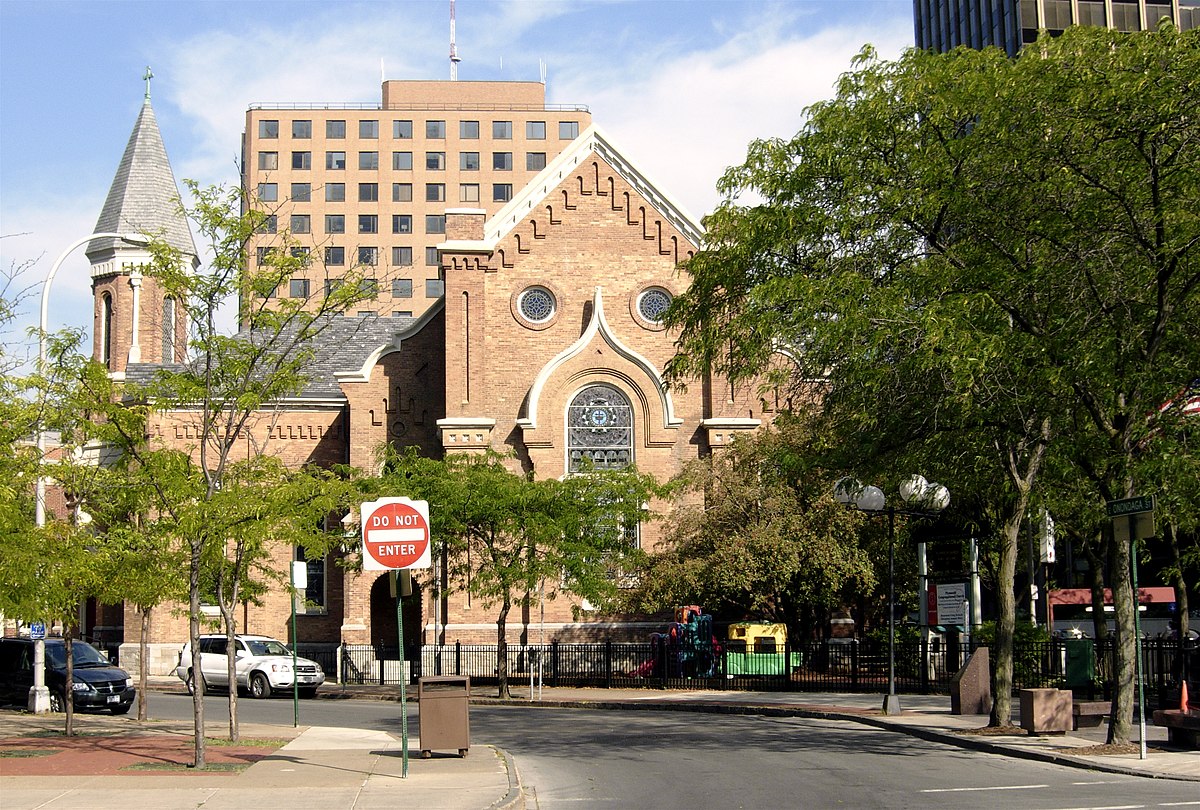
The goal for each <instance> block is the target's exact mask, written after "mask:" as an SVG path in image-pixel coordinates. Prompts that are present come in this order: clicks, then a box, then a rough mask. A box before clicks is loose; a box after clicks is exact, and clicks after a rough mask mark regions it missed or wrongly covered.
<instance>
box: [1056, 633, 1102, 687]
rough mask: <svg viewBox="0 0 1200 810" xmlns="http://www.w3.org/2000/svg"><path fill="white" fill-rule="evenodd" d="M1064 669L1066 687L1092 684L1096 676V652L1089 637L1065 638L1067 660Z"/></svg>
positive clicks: (1089, 685)
mask: <svg viewBox="0 0 1200 810" xmlns="http://www.w3.org/2000/svg"><path fill="white" fill-rule="evenodd" d="M1064 670H1065V672H1064V675H1065V676H1066V686H1067V688H1068V689H1082V688H1087V687H1091V686H1092V681H1093V680H1095V677H1096V654H1095V651H1094V644H1093V642H1092V640H1091V639H1090V638H1071V639H1067V661H1066V666H1065V667H1064Z"/></svg>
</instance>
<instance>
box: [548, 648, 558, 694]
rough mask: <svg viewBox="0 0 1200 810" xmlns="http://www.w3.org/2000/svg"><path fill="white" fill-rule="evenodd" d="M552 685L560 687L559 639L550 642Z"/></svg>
mask: <svg viewBox="0 0 1200 810" xmlns="http://www.w3.org/2000/svg"><path fill="white" fill-rule="evenodd" d="M550 685H551V686H558V639H555V640H554V641H551V642H550Z"/></svg>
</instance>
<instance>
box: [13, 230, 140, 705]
mask: <svg viewBox="0 0 1200 810" xmlns="http://www.w3.org/2000/svg"><path fill="white" fill-rule="evenodd" d="M96 239H120V240H121V241H122V242H126V243H128V244H131V245H142V246H145V245H148V244H150V237H148V236H143V235H142V234H136V233H115V232H107V231H106V232H103V233H93V234H88V235H87V236H85V237H83V238H82V239H77V240H76V241H74V242H72V243H71V245H70V247H68V248H67V249H66V250H64V251H63V252H62V255H60V256H59V257H58V258H57V259H56V260H55V261H54V264H53V265H52V266H51V268H50V272H49V273H47V274H46V280H45V281H44V282H43V283H42V308H41V320H40V321H38V364H37V371H38V374H39V375H42V376H43V377H44V376H45V373H46V332H47V330H48V329H49V326H48V322H49V320H50V284H51V283H52V282H53V281H54V277H55V276H56V275H58V268H60V267H62V264H63V262H64V261H66V259H67V256H69V255H71V253H73V252H74V251H75V250H76V249H77V248H79V247H81V246H83V245H86V244H88V243H90V242H93V241H95V240H96ZM45 454H46V434H45V432H44V431H43V430H42V420H41V417H40V416H39V417H38V423H37V459H38V465H39V467H40V466H41V464H42V461H43V456H44V455H45ZM33 520H34V524H35V525H37V526H38V527H39V528H40V527H42V526H45V525H46V478H45V476H43V475H42V474H41V471H40V469H39V471H38V476H37V482H36V484H35V489H34V505H33ZM45 664H46V645H45V641H43V640H42V639H37V640H36V641H35V643H34V645H33V686H31V687H29V711H31V712H34V713H42V712H47V711H49V710H50V690H49V689H47V688H46V674H45ZM67 699H68V700H69V699H70V696H69V695H68V696H67Z"/></svg>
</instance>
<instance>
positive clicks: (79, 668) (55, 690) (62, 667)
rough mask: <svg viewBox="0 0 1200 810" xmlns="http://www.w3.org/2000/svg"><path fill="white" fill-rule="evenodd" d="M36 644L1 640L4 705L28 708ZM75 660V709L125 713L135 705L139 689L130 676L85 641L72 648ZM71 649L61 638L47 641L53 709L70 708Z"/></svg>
mask: <svg viewBox="0 0 1200 810" xmlns="http://www.w3.org/2000/svg"><path fill="white" fill-rule="evenodd" d="M33 645H34V642H33V641H32V640H31V639H27V638H0V703H12V704H17V705H27V704H28V702H29V689H30V687H32V686H33ZM71 650H72V652H73V657H74V659H75V660H74V666H73V669H72V687H71V693H72V695H73V696H74V699H75V708H76V709H83V710H91V711H110V712H112V713H113V714H125V713H126V712H128V711H129V709H130V707H132V706H133V700H134V698H135V697H137V689H135V688H134V686H133V679H132V678H131V677H129V673H128V672H126V671H125V670H123V669H121V668H120V667H117V666H113V665H112V664H111V663H109V661H108V659H106V658H105V657H104V656H103V655H101V654H100V652H99V651H98V650H97V649H96V648H95V647H93V646H92V645H91V644H88V643H87V642H85V641H75V642H74V643H72V645H71ZM66 685H67V646H66V645H65V644H64V643H63V640H62V639H60V638H48V639H46V687H47V688H48V689H49V690H50V710H51V711H54V712H61V711H62V710H63V708H64V706H65V705H66V698H65V696H66Z"/></svg>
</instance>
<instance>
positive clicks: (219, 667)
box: [175, 635, 325, 698]
mask: <svg viewBox="0 0 1200 810" xmlns="http://www.w3.org/2000/svg"><path fill="white" fill-rule="evenodd" d="M234 643H235V644H237V651H236V653H235V656H236V660H235V661H234V672H235V674H236V677H237V685H238V688H240V689H245V690H246V691H248V692H249V693H250V696H251V697H255V698H265V697H270V695H271V692H273V691H276V690H278V691H283V690H285V689H286V690H288V691H291V689H292V684H293V681H292V651H291V650H289V649H288V648H287V647H286V646H284V644H283V643H282V642H280V641H276V640H275V639H273V638H269V637H267V636H242V635H239V636H234ZM227 649H228V646H227V639H226V637H225V636H224V635H210V636H201V637H200V685H201V688H202V689H204V690H205V691H207V690H209V689H214V688H219V687H224V688H226V689H228V687H229V680H228V677H227V676H228V673H229V663H228V659H227V656H226V650H227ZM175 674H176V675H178V676H179V679H180V680H181V681H183V682H184V683H185V684H187V688H188V691H189V692H191V691H193V690H194V689H195V684H196V681H195V679H194V678H193V677H192V645H191V643H190V642H189V643H187V644H184V645H183V649H182V650H180V652H179V666H177V667H176V668H175ZM295 682H296V684H297V685H298V686H299V690H300V696H301V697H312V696H314V695H315V694H316V693H317V687H318V686H320V685H321V684H323V683H325V673H324V672H322V671H321V666H320V664H318V663H317V662H316V661H310V660H309V659H307V658H297V659H296V681H295Z"/></svg>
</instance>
